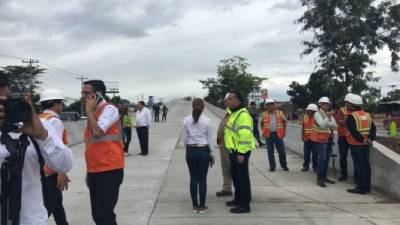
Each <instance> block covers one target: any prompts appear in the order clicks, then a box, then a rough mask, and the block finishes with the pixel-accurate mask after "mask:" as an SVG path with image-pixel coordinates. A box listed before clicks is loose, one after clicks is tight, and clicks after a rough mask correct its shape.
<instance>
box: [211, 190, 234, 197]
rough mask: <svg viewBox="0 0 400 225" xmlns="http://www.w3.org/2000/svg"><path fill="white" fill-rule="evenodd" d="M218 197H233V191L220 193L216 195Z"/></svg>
mask: <svg viewBox="0 0 400 225" xmlns="http://www.w3.org/2000/svg"><path fill="white" fill-rule="evenodd" d="M215 194H216V195H217V197H223V196H231V195H232V192H231V191H218V192H217V193H215Z"/></svg>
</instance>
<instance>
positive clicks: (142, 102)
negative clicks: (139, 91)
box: [138, 101, 146, 106]
mask: <svg viewBox="0 0 400 225" xmlns="http://www.w3.org/2000/svg"><path fill="white" fill-rule="evenodd" d="M138 103H139V104H142V105H143V106H146V103H144V101H139V102H138Z"/></svg>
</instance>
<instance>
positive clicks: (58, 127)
mask: <svg viewBox="0 0 400 225" xmlns="http://www.w3.org/2000/svg"><path fill="white" fill-rule="evenodd" d="M43 113H48V114H50V115H52V116H54V117H52V118H50V119H48V120H46V119H42V118H41V119H40V121H42V123H43V124H45V123H46V124H48V125H49V126H52V127H53V128H54V130H55V131H56V133H57V136H58V137H60V138H61V139H62V137H63V133H64V123H63V122H62V121H61V119H60V115H58V113H56V112H54V111H52V110H44V111H43Z"/></svg>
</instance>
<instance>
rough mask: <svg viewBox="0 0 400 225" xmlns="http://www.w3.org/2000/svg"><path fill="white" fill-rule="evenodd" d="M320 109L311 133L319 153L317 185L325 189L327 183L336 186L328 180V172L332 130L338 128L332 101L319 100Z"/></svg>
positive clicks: (315, 114)
mask: <svg viewBox="0 0 400 225" xmlns="http://www.w3.org/2000/svg"><path fill="white" fill-rule="evenodd" d="M318 104H319V106H320V109H319V110H318V111H317V112H316V113H314V126H313V129H312V132H311V141H313V148H315V149H316V151H318V169H317V174H318V178H317V185H318V186H320V187H323V188H325V187H326V184H325V183H331V184H334V183H335V182H334V181H332V180H330V179H328V177H327V172H328V171H327V170H328V164H329V158H330V156H331V149H332V148H330V146H329V145H330V141H331V140H330V138H331V137H332V130H333V129H335V128H336V121H335V118H334V117H333V115H334V113H335V112H333V111H329V110H330V108H331V101H330V100H329V98H328V97H322V98H320V99H319V100H318Z"/></svg>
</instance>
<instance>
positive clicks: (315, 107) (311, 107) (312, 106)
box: [306, 103, 318, 112]
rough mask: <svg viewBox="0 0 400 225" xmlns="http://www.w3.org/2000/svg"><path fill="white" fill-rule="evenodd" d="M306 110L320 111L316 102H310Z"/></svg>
mask: <svg viewBox="0 0 400 225" xmlns="http://www.w3.org/2000/svg"><path fill="white" fill-rule="evenodd" d="M306 110H309V111H314V112H316V111H318V106H317V105H316V104H313V103H311V104H308V106H307V109H306Z"/></svg>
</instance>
